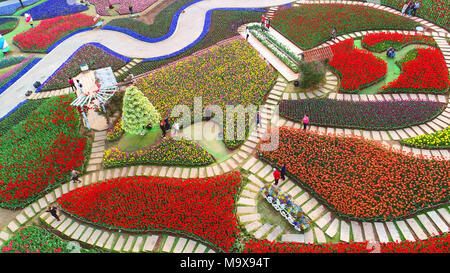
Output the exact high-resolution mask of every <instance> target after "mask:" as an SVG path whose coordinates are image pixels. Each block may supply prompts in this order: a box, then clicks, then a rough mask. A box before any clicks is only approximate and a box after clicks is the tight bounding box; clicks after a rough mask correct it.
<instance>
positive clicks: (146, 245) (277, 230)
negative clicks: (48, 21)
mask: <svg viewBox="0 0 450 273" xmlns="http://www.w3.org/2000/svg"><path fill="white" fill-rule="evenodd" d="M210 2H211V0H209V1H208V0H205V1H203V2H200V3H210ZM215 2H219V1H215ZM220 2H221V3H227V4H230V3H234V4H237V3H235V2H238V1H231V0H230V1H220ZM247 2H252V3H256V2H257V3H258V5H256V4H255V5H253V6H252V7H261V6H270V5H278V4H284V3H287V1H247ZM269 2H270V3H269ZM278 2H279V3H278ZM336 2H339V3H348V4H354V2H347V1H320V3H321V4H325V3H336ZM298 3H319V2H318V1H316V2H312V1H298ZM246 4H248V3H246ZM359 4H361V5H362V4H364V5H368V6H373V7H375V8H381V9H383V10H387V11H390V12H391V11H392V12H397V11H394V10H392V9H389V8H386V7H382V6H380V5H375V4H369V3H359ZM294 5H296V4H294ZM194 6H197V5H194ZM248 7H250V5H249V6H248ZM196 8H199V7H198V6H197V7H196ZM272 10H273V9H272ZM197 12H199V10H197ZM202 12H203V14H205V13H206V10H203V11H202ZM397 13H398V12H397ZM187 14H191V13H187ZM187 14H185V15H187ZM181 18H183V16H182V17H181ZM203 18H204V17H203ZM414 19H416V18H414ZM416 20H418V21H423V22H422V23H423V24H424V25H426V26H428V27H430V28H432V27H436V26H434V25H433V24H430V23H428V22H426V21H424V20H422V19H416ZM180 22H181V19H180ZM189 23H190V22H189ZM198 23H199V22H196V24H198ZM196 26H197V25H196ZM178 27H179V26H178ZM178 27H177V30H178ZM200 27H201V26H200ZM435 29H437V31H439V32H436V33H432V35H433V37H434V38H435V39H436V41H437V42H438V44H439V46H440V47H441V49H443V52H444V56H445V57H446V62H447V64H448V63H449V59H450V57H449V55H450V49H448V48H450V47H448V46H445V45H444V42H445V40H443V39H442V38H438V37H450V34H449V33H448V32H446V31H445V30H442V29H441V28H439V27H436V28H435ZM90 32H92V33H94V32H95V31H90ZM90 32H86V33H81V34H79V35H82V34H87V33H90ZM102 32H104V31H102ZM176 33H177V31H176V32H175V33H174V34H173V35H172V36H171V37H170V38H175V37H174V36H177V35H178V37H181V36H182V35H181V34H176ZM191 33H192V31H191V32H190V33H189V35H191ZM103 34H104V33H103ZM103 34H102V35H103ZM362 34H364V32H361V35H362ZM117 35H119V36H122V35H123V34H118V33H115V34H113V36H117ZM185 35H186V34H185ZM189 35H187V36H189ZM125 36H126V35H125ZM346 36H348V35H344V36H343V37H338V38H337V39H336V40H334V41H332V42H330V43H334V42H337V41H340V40H342V39H345V38H347V37H346ZM74 37H81V36H78V35H76V36H74ZM74 37H72V38H70V39H68V40H66V41H65V42H63V43H61V44H60V45H59V46H58V47H57V48H56V49H55V50H54V51H52V52H51V53H50V54H49V57H48V60H50V59H52V58H54V59H55V61H58V60H57V59H59V57H60V56H55V55H56V54H54V52H60V53H61V54H63V56H68V55H70V54H71V52H73V51H74V50H76V49H78V47H79V46H80V45H82V44H84V43H87V42H92V41H91V40H90V41H84V43H78V44H77V46H76V47H74V48H72V47H71V45H70V44H69V43H67V41H70V40H72V39H74ZM122 37H123V36H122ZM348 37H351V36H348ZM170 38H169V39H170ZM189 38H190V37H187V39H186V40H185V41H188V40H189ZM124 39H125V37H124ZM126 39H133V38H130V37H129V36H128V37H127V38H126ZM99 40H102V39H98V40H95V41H98V42H100V43H103V42H102V41H99ZM103 40H104V42H105V43H109V42H110V39H109V38H107V37H104V38H103ZM181 40H182V39H181ZM174 41H175V40H174ZM176 41H178V40H176ZM163 42H164V41H163ZM133 43H136V41H134V42H133ZM138 43H143V42H141V41H139V42H138ZM172 43H173V41H172ZM63 45H64V46H63ZM65 45H67V46H65ZM135 45H137V44H135ZM150 45H151V44H149V47H151V46H150ZM447 45H448V44H447ZM106 46H108V47H109V45H108V44H106ZM69 47H70V48H69ZM118 47H120V46H118ZM111 49H113V50H115V51H118V53H121V54H123V55H128V54H127V53H126V52H122V51H121V50H120V49H118V48H114V47H112V48H111ZM122 49H123V50H125V48H122ZM172 50H173V49H172ZM166 52H167V51H166ZM64 54H66V55H64ZM139 54H146V53H142V52H140V53H139ZM148 54H149V55H151V54H150V53H148ZM153 55H157V54H156V53H153ZM133 57H138V58H139V57H140V58H146V57H148V56H147V55H145V56H143V55H136V56H133ZM46 58H47V57H46ZM62 59H63V61H65V59H66V57H64V58H62ZM63 61H62V62H63ZM62 62H61V61H60V63H62ZM50 63H51V62H50ZM59 65H60V64H59ZM59 65H58V64H56V65H55V66H54V67H56V68H57V67H59ZM41 66H42V65H41ZM54 67H53V70H54V69H55V68H54ZM41 68H42V69H44V68H45V67H41ZM53 70H52V69H48V70H46V72H42V73H41V72H40V71H39V70H36V71H37V72H36V71H33V73H35V74H36V73H37V74H38V75H41V76H42V77H45V76H44V75H45V73H49V75H51V73H53ZM31 72H32V70H30V72H29V73H27V75H25V76H28V80H30V77H31V74H33V73H31ZM50 72H51V73H50ZM41 81H43V80H41ZM16 84H17V82H16ZM16 84H15V85H16ZM21 84H25V81H22V83H21ZM31 84H32V82H30V85H31ZM287 84H288V83H287V82H286V80H285V79H284V78H283V77H279V78H278V79H277V83H276V85H275V86H274V87H273V89H272V90H271V91H270V92H269V94H268V99H267V101H266V104H265V105H264V107H263V110H261V118H262V122H261V123H262V126H261V127H260V128H258V130H257V131H253V132H252V133H251V134H250V136H249V138H248V140H247V141H246V142H245V143H244V144H243V145H242V146H241V147H240V148H239V150H238V151H237V152H236V153H235V155H234V156H233V157H232V158H230V159H228V160H227V161H225V162H220V163H215V164H213V165H210V166H208V167H202V168H179V167H166V166H133V167H124V168H117V169H108V170H102V167H101V165H102V161H103V151H104V148H105V139H106V132H105V131H103V132H96V133H95V138H94V143H93V147H92V153H91V158H90V159H89V163H88V174H87V175H85V176H83V177H82V181H83V182H82V183H80V184H77V185H74V184H73V183H66V184H64V185H62V186H60V187H59V188H57V189H55V190H53V191H52V192H50V193H48V194H47V195H45V196H44V197H42V198H41V199H39V200H38V201H36V202H35V203H33V204H31V205H29V206H28V207H26V208H25V209H23V210H22V211H21V212H20V213H19V214H18V215H17V217H16V218H15V219H14V220H13V221H11V222H9V223H8V224H7V225H6V226H5V227H4V228H2V231H1V232H0V243H3V242H4V241H6V240H8V239H9V238H11V236H13V233H14V232H15V231H17V230H18V229H19V228H20V227H23V226H25V225H27V224H28V223H30V222H32V221H34V220H35V219H36V218H40V219H42V220H43V221H45V222H46V223H47V224H49V225H50V226H52V227H53V228H55V229H56V230H58V231H59V232H61V233H63V234H65V235H66V236H68V237H69V238H72V239H74V240H79V241H82V242H85V243H87V244H90V245H95V246H98V247H103V248H104V249H107V250H111V251H122V252H140V251H163V252H186V253H189V252H214V250H213V249H211V248H210V247H214V246H205V245H204V244H202V243H199V242H197V241H195V240H192V239H188V238H183V237H177V236H168V235H161V234H152V233H146V234H140V235H133V234H127V233H120V232H112V231H109V230H105V229H101V228H98V227H95V226H92V225H88V224H85V223H81V222H80V221H78V220H74V219H71V218H70V217H66V216H63V217H62V218H61V219H62V220H61V221H60V222H55V221H54V220H53V219H52V217H49V215H48V213H44V211H45V208H46V207H47V206H48V205H50V204H53V203H54V202H55V201H56V199H57V198H59V197H60V196H61V195H62V194H64V193H67V192H69V191H72V190H74V189H76V188H77V187H82V186H85V185H89V184H92V183H96V182H98V181H103V180H104V179H107V178H117V177H127V176H135V175H138V176H139V175H146V176H149V175H151V176H162V177H179V178H190V177H209V176H214V175H220V174H223V173H226V172H228V171H230V170H233V169H238V168H239V167H240V166H242V168H243V169H245V170H247V171H248V172H249V173H250V175H249V180H250V182H249V183H247V184H246V185H244V187H243V190H242V192H241V196H240V198H239V199H238V202H237V216H238V219H239V221H240V222H241V223H242V224H243V225H244V226H245V228H246V229H247V230H248V231H249V232H250V233H252V234H253V235H254V236H255V237H256V238H267V239H269V240H278V241H293V242H316V243H324V242H330V241H344V242H347V241H350V240H353V241H365V240H370V241H378V242H388V241H395V240H409V241H414V240H417V239H426V238H428V237H431V236H433V235H435V234H437V233H439V232H449V230H450V213H449V211H450V208H449V206H448V205H443V206H441V207H440V208H438V209H431V210H429V211H427V212H425V213H424V212H421V213H419V214H418V215H415V216H413V217H410V218H407V219H406V220H404V221H394V222H385V223H382V222H376V223H370V222H356V221H350V222H348V221H346V220H342V219H339V218H337V217H336V216H334V215H333V213H332V212H331V211H329V210H328V209H327V208H326V207H325V206H324V205H321V204H319V202H318V201H317V200H316V199H315V198H314V197H311V196H310V195H309V194H308V193H307V192H306V191H305V190H304V189H302V188H301V187H300V186H299V185H296V184H295V183H293V182H292V181H289V179H288V180H286V181H284V182H283V183H281V184H280V186H281V189H282V190H284V191H285V192H288V193H289V194H291V195H292V196H293V197H294V200H295V202H296V203H297V204H299V205H300V206H301V207H302V208H303V210H304V211H305V213H307V215H308V216H310V218H311V219H313V222H314V225H313V228H312V229H311V230H309V231H308V232H306V233H304V234H300V233H289V232H288V231H284V230H283V229H282V228H281V227H280V226H278V225H277V223H270V220H269V221H266V222H264V221H263V220H262V217H261V215H260V214H259V213H258V209H257V200H256V199H257V196H258V194H259V189H260V187H261V186H262V185H263V184H264V183H270V182H272V178H271V169H272V167H271V166H270V165H268V164H266V163H263V162H262V161H260V160H258V159H257V158H256V157H255V156H254V154H255V148H256V146H257V143H258V141H259V136H260V135H261V134H263V133H264V132H266V130H267V128H268V127H269V122H268V120H271V122H272V124H273V122H276V123H275V124H276V125H279V126H283V125H285V126H293V127H295V128H299V127H300V124H298V123H294V122H290V121H285V120H283V119H279V120H273V118H274V117H275V116H274V115H273V109H274V108H276V105H277V104H278V103H279V102H280V101H281V100H282V99H297V98H300V99H301V98H303V96H305V98H314V97H323V96H329V97H330V98H334V99H351V100H366V99H367V100H378V99H379V100H391V99H408V98H416V97H419V98H422V97H421V95H419V96H417V95H414V94H409V95H405V94H399V95H398V97H397V95H392V97H391V95H386V96H387V97H385V95H374V96H366V97H365V95H362V96H355V95H341V94H336V91H337V87H338V79H337V77H336V76H335V75H333V74H332V73H330V72H328V73H327V82H326V83H325V85H324V86H322V87H320V88H319V89H318V90H315V91H312V92H310V93H287V92H285V89H286V87H287ZM15 85H13V86H12V87H14V86H15ZM17 86H18V85H17ZM17 86H15V88H17ZM11 90H13V89H12V88H10V89H8V90H7V91H10V92H8V94H12V93H14V90H13V91H11ZM15 92H16V93H17V92H19V91H18V90H16V91H15ZM62 93H64V92H63V91H62V90H61V91H60V92H55V93H54V95H61V94H62ZM17 94H18V93H17ZM9 96H11V95H9ZM405 96H406V97H405ZM0 97H1V98H6V97H7V96H0ZM22 99H24V98H22ZM427 99H429V100H435V101H442V97H439V96H434V97H433V96H430V95H428V96H427ZM4 101H5V100H1V101H0V106H3V105H2V103H4ZM19 101H21V100H19ZM445 101H446V102H447V101H448V97H447V96H445ZM14 106H15V105H13V106H12V107H14ZM12 107H11V108H12ZM3 111H4V110H3ZM6 112H8V111H6ZM444 113H446V114H445V116H444V117H448V109H447V111H446V112H444ZM3 114H4V113H2V112H0V116H2V115H3ZM441 116H442V115H441ZM432 122H435V123H436V124H438V125H440V128H442V127H443V126H445V125H447V126H448V122H447V121H446V120H441V122H445V123H444V124H442V123H439V122H437V121H435V120H433V121H432ZM419 127H420V126H419ZM430 127H431V129H432V130H435V128H434V127H432V126H430ZM311 129H313V130H318V131H322V132H327V133H331V132H332V133H338V134H339V133H343V134H351V135H359V134H358V133H357V132H356V131H359V130H350V131H348V130H347V129H343V130H342V132H341V131H340V130H339V129H337V128H325V131H323V130H324V129H321V127H314V126H312V128H311ZM436 129H437V127H436ZM418 130H420V129H418ZM374 132H376V131H369V135H367V133H366V134H364V133H363V132H360V134H361V135H363V136H365V137H369V138H373V139H376V138H377V137H378V133H374ZM411 132H414V133H416V134H419V133H418V132H420V133H422V134H423V133H425V132H426V133H428V130H426V129H424V128H422V131H416V130H415V129H413V130H412V131H405V133H406V135H407V136H411V135H410V133H411ZM397 134H398V136H399V137H400V138H404V135H402V134H400V133H397ZM411 134H412V133H411ZM387 135H388V137H389V138H387V137H385V135H384V134H383V133H380V140H391V139H400V138H397V137H395V133H393V134H391V133H390V132H388V133H387ZM392 135H394V137H393V136H392ZM391 142H392V141H390V142H389V143H388V144H391ZM396 145H398V144H393V145H392V146H393V147H396ZM402 150H407V151H409V150H408V149H403V148H402ZM411 151H412V152H413V153H415V154H419V153H420V154H423V155H429V154H431V156H432V157H434V158H436V159H439V158H441V159H442V157H446V155H445V154H444V153H445V152H442V150H438V153H439V154H436V153H432V152H429V151H428V152H424V151H426V150H424V149H411ZM417 151H419V152H417ZM400 152H401V151H400ZM446 152H447V153H448V150H446ZM428 153H429V154H428ZM447 155H448V154H447ZM263 202H265V201H263Z"/></svg>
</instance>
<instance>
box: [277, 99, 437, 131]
mask: <svg viewBox="0 0 450 273" xmlns="http://www.w3.org/2000/svg"><path fill="white" fill-rule="evenodd" d="M444 108H445V104H444V103H440V102H431V101H420V100H418V101H416V100H398V101H359V102H352V101H341V100H330V99H325V98H320V99H311V100H283V101H282V102H281V103H280V116H282V117H285V118H287V119H291V120H294V121H297V122H302V119H303V116H304V115H305V113H306V114H307V115H308V116H309V120H310V124H312V125H318V126H330V127H341V128H354V129H364V130H393V129H400V128H405V127H409V126H413V125H418V124H422V123H425V122H427V121H429V120H431V119H433V118H435V117H436V116H437V115H439V114H440V113H441V112H442V111H443V110H444Z"/></svg>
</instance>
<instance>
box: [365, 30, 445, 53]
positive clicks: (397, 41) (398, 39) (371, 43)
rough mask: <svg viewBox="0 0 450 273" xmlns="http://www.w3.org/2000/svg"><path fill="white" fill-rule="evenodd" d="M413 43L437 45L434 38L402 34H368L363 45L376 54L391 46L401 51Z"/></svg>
mask: <svg viewBox="0 0 450 273" xmlns="http://www.w3.org/2000/svg"><path fill="white" fill-rule="evenodd" d="M413 43H417V44H430V45H435V44H436V42H435V41H434V39H433V38H431V37H428V36H425V35H422V34H416V35H404V34H401V33H391V32H379V33H369V34H366V35H364V37H363V39H362V45H363V46H364V47H365V48H367V49H369V50H371V51H375V52H382V51H385V50H387V49H388V48H389V47H390V46H392V47H394V48H396V49H397V50H400V48H402V47H404V46H406V45H408V44H413Z"/></svg>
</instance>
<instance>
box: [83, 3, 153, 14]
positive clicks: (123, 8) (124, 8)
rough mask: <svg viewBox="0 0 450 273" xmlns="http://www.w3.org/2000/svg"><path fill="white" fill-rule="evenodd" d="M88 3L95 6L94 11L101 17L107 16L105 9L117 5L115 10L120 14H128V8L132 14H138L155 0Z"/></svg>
mask: <svg viewBox="0 0 450 273" xmlns="http://www.w3.org/2000/svg"><path fill="white" fill-rule="evenodd" d="M87 1H88V2H89V3H91V4H92V5H94V6H95V10H96V11H97V13H98V14H99V15H101V16H109V15H110V14H109V12H108V11H107V9H108V8H109V5H117V4H119V7H117V8H116V9H115V10H116V11H117V12H118V13H119V14H120V15H123V14H130V10H129V9H128V7H130V6H131V7H132V8H133V13H138V12H141V11H144V10H146V9H147V8H148V7H150V6H151V5H153V3H155V2H156V0H87Z"/></svg>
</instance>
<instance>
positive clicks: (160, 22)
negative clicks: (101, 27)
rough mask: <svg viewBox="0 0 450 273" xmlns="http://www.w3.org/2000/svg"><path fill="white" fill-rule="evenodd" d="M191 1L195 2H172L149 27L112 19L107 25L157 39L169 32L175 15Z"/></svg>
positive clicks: (139, 23)
mask: <svg viewBox="0 0 450 273" xmlns="http://www.w3.org/2000/svg"><path fill="white" fill-rule="evenodd" d="M193 1H195V0H177V1H175V2H173V3H172V4H170V5H169V6H167V7H166V8H164V9H163V10H162V11H161V12H159V13H158V15H156V17H155V19H154V21H153V24H151V25H147V24H145V23H143V22H141V21H138V20H136V19H132V18H118V19H113V20H111V21H110V22H109V23H108V24H107V25H108V26H116V27H121V28H125V29H129V30H132V31H134V32H136V33H139V34H141V35H143V36H147V37H151V38H158V37H161V36H164V35H165V34H166V33H167V32H168V31H169V28H170V25H171V23H172V18H173V16H174V15H175V13H176V12H177V11H178V10H179V9H180V8H182V7H183V6H184V5H186V4H188V3H190V2H193ZM110 14H111V13H110Z"/></svg>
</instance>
